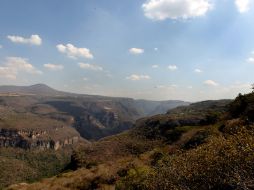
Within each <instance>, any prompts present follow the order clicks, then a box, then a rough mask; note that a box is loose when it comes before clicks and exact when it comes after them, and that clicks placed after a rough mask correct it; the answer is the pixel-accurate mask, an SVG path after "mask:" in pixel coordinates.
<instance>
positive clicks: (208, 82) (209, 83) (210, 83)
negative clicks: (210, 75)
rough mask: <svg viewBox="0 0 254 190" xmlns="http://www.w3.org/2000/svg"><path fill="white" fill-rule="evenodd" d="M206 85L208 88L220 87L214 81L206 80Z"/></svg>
mask: <svg viewBox="0 0 254 190" xmlns="http://www.w3.org/2000/svg"><path fill="white" fill-rule="evenodd" d="M204 84H205V85H207V86H218V85H219V84H218V83H217V82H215V81H213V80H206V81H204Z"/></svg>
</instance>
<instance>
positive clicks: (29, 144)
mask: <svg viewBox="0 0 254 190" xmlns="http://www.w3.org/2000/svg"><path fill="white" fill-rule="evenodd" d="M78 141H79V136H78V135H77V136H69V137H65V138H62V139H53V138H50V136H49V133H48V131H46V130H45V131H29V130H17V129H0V147H19V148H24V149H32V148H35V149H40V150H45V149H55V150H58V149H60V148H62V147H65V146H67V145H72V144H75V143H77V142H78Z"/></svg>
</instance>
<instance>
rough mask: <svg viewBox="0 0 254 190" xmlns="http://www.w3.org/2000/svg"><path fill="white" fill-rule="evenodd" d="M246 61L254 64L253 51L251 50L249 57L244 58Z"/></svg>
mask: <svg viewBox="0 0 254 190" xmlns="http://www.w3.org/2000/svg"><path fill="white" fill-rule="evenodd" d="M246 61H247V62H248V63H253V64H254V51H253V52H251V55H250V57H249V58H248V59H247V60H246Z"/></svg>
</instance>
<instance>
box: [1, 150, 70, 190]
mask: <svg viewBox="0 0 254 190" xmlns="http://www.w3.org/2000/svg"><path fill="white" fill-rule="evenodd" d="M70 154H71V149H69V148H66V149H65V150H61V151H54V150H45V151H40V150H24V149H19V148H0V171H1V172H0V189H1V188H3V187H5V186H8V185H10V184H13V183H18V182H24V181H27V182H34V181H36V180H39V179H41V178H46V177H51V176H53V175H56V174H58V173H59V172H62V171H63V170H64V169H65V167H66V165H67V164H68V163H70Z"/></svg>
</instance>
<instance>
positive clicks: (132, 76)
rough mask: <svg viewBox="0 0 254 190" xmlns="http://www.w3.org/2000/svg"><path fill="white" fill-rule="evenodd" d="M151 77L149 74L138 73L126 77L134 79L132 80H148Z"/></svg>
mask: <svg viewBox="0 0 254 190" xmlns="http://www.w3.org/2000/svg"><path fill="white" fill-rule="evenodd" d="M150 78H151V77H150V76H149V75H137V74H132V75H130V76H128V77H126V79H128V80H132V81H138V80H148V79H150Z"/></svg>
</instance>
